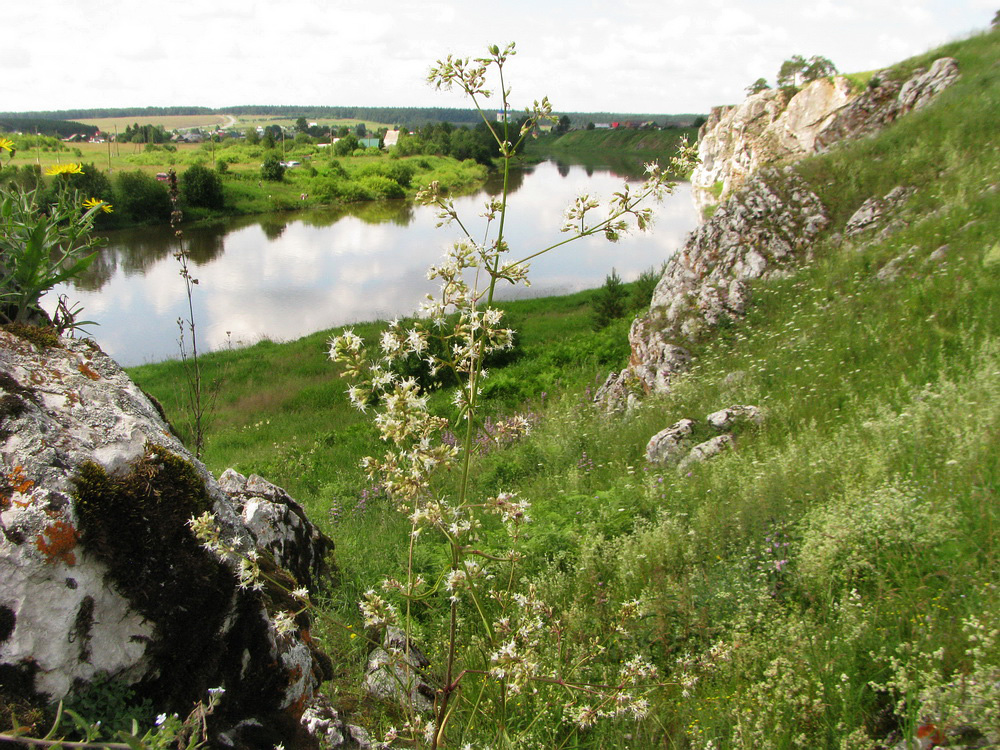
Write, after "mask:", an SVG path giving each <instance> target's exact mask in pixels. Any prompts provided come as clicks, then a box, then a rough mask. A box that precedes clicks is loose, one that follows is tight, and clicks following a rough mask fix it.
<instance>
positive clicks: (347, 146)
mask: <svg viewBox="0 0 1000 750" xmlns="http://www.w3.org/2000/svg"><path fill="white" fill-rule="evenodd" d="M360 145H361V144H360V142H359V141H358V139H357V137H356V136H354V135H345V136H344V137H343V138H341V139H340V140H338V141H337V142H336V143H334V144H333V153H334V154H336V155H337V156H350V155H351V152H352V151H354V149H356V148H357V147H358V146H360Z"/></svg>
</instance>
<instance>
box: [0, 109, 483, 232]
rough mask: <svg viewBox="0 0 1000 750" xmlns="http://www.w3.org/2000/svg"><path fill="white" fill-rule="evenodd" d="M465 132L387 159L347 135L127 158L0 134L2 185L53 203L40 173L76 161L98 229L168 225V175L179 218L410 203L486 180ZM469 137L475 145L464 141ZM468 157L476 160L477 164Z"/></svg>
mask: <svg viewBox="0 0 1000 750" xmlns="http://www.w3.org/2000/svg"><path fill="white" fill-rule="evenodd" d="M432 130H433V128H432ZM468 133H469V131H467V130H457V131H455V130H454V129H452V130H451V131H449V133H448V134H446V136H445V137H444V138H443V139H442V138H438V139H437V140H434V141H433V142H431V143H429V144H428V143H424V141H423V140H422V139H421V138H420V137H419V136H414V137H413V138H411V139H409V140H410V142H409V144H408V145H406V146H405V147H404V148H403V149H394V150H393V152H392V153H386V152H383V151H381V150H380V149H378V148H367V149H366V148H358V147H356V146H357V139H356V138H354V136H348V138H347V139H344V142H345V148H341V149H337V148H336V146H340V145H341V144H340V142H338V143H337V144H335V147H334V148H328V149H322V148H320V147H319V146H318V145H317V144H316V143H314V142H312V141H311V140H308V141H307V140H300V141H294V140H291V139H289V141H288V143H287V145H286V146H285V147H284V148H281V147H279V146H278V145H275V144H274V142H273V139H272V141H271V144H270V145H268V144H267V143H265V142H259V143H256V144H254V143H248V142H246V141H223V142H222V143H218V144H216V143H211V142H210V143H203V144H198V145H178V146H175V145H173V144H170V143H164V144H156V143H150V144H146V145H145V146H144V147H143V148H142V150H133V147H132V145H131V144H120V145H118V146H117V147H118V149H119V150H120V149H121V148H122V146H123V145H124V146H125V149H126V153H124V154H116V155H115V156H114V157H110V156H107V155H105V154H104V153H103V149H104V146H103V145H99V144H78V145H76V146H67V145H65V144H63V143H62V142H60V141H59V140H58V139H56V138H51V137H47V136H34V135H16V134H0V135H2V137H3V138H4V140H5V141H7V142H8V143H9V144H10V146H11V152H13V154H12V155H13V158H12V159H8V162H9V163H8V164H7V166H6V168H5V169H4V170H3V171H2V172H0V184H9V185H14V186H18V187H21V188H22V189H26V190H39V191H40V192H41V193H44V194H46V195H47V196H48V197H52V196H53V195H54V193H55V189H56V188H55V186H54V185H53V183H52V182H51V181H46V180H45V179H44V175H45V173H46V170H48V169H51V168H52V167H58V166H63V167H65V166H68V165H70V164H77V165H79V166H80V167H81V169H80V170H79V171H78V172H77V173H75V174H72V175H69V177H68V182H69V183H70V184H69V186H70V187H71V188H73V189H76V190H79V191H81V192H82V193H86V194H87V195H89V196H93V197H95V198H97V199H99V200H102V201H105V202H106V203H108V204H111V205H114V206H115V207H116V211H115V212H114V213H112V214H106V215H101V216H99V217H98V218H97V221H96V223H95V227H96V228H97V229H99V230H102V229H113V228H116V227H122V226H131V225H136V224H166V223H168V222H169V221H170V213H171V200H170V196H169V194H168V190H167V187H166V185H165V184H164V183H163V182H160V181H158V180H157V179H156V177H155V175H156V173H158V172H167V171H168V170H171V169H173V170H175V171H176V172H177V174H178V176H179V178H180V190H181V206H182V207H183V209H184V212H185V220H186V221H197V220H199V219H204V218H209V217H214V216H225V215H240V214H256V213H268V212H273V211H286V210H292V209H300V208H307V207H311V206H317V205H331V204H340V203H354V202H359V201H373V200H385V199H396V198H406V197H410V198H412V197H413V196H414V195H415V194H416V191H417V190H418V189H419V188H421V187H423V186H426V185H428V184H430V183H431V182H438V183H439V184H440V185H442V186H443V187H446V188H448V189H452V190H456V191H460V190H463V189H468V188H470V187H473V186H477V185H479V184H481V183H482V181H483V180H484V179H485V178H486V175H487V166H485V164H484V162H488V161H489V159H490V158H491V157H492V155H493V154H492V153H486V152H480V151H473V150H472V149H471V146H469V148H465V147H464V146H463V145H462V142H461V138H460V137H459V136H460V135H461V134H468ZM467 140H468V141H469V142H470V144H471V143H473V138H472V136H471V135H467ZM453 141H454V147H455V150H454V155H452V150H451V149H452V145H453V144H452V142H453ZM404 144H406V139H404ZM467 145H468V144H467ZM130 152H131V153H130ZM471 153H475V154H477V155H478V156H477V158H479V161H477V160H476V159H475V158H472V157H471V156H470V155H469V154H471ZM42 154H44V158H43V157H42ZM282 161H286V162H291V161H298V162H300V166H297V167H295V168H293V169H286V168H284V167H283V166H282V165H281V162H282ZM109 164H110V165H111V167H110V170H111V171H110V176H109V174H108V171H107V169H106V168H107V167H108V165H109Z"/></svg>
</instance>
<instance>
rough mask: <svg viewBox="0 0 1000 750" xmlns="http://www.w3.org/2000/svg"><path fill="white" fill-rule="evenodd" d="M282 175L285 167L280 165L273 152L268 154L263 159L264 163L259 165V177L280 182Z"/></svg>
mask: <svg viewBox="0 0 1000 750" xmlns="http://www.w3.org/2000/svg"><path fill="white" fill-rule="evenodd" d="M284 176H285V167H284V166H282V164H281V160H280V159H278V157H277V156H275V155H274V154H270V155H269V156H268V157H267V158H266V159H264V163H263V164H261V165H260V178H261V179H262V180H270V181H271V182H281V179H282V178H283V177H284Z"/></svg>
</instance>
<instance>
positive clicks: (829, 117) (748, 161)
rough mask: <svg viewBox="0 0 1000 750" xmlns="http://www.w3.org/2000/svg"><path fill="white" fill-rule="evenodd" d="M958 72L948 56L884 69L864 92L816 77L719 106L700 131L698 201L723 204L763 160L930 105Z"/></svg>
mask: <svg viewBox="0 0 1000 750" xmlns="http://www.w3.org/2000/svg"><path fill="white" fill-rule="evenodd" d="M957 77H958V64H957V63H956V62H955V60H953V59H952V58H949V57H943V58H940V59H938V60H936V61H935V62H934V64H933V65H932V66H931V67H930V68H929V69H928V70H917V71H916V72H914V73H913V75H911V76H910V77H909V78H908V79H906V80H905V81H897V80H894V79H893V78H892V76H891V74H890V73H889V72H887V71H880V72H878V73H876V74H875V75H874V76H873V77H872V79H871V81H872V83H870V84H869V86H868V88H866V89H864V90H863V91H854V90H853V89H852V86H851V83H850V82H849V81H848V80H847V79H846V78H844V77H842V76H835V77H834V78H833V79H826V78H821V79H819V80H816V81H813V82H812V83H809V84H808V85H806V86H805V87H804V88H802V89H801V90H800V91H799V92H797V93H795V94H794V95H792V94H790V93H789V92H786V91H782V90H773V89H768V90H765V91H762V92H760V93H758V94H754V95H753V96H750V97H748V98H747V99H746V101H744V102H743V103H742V104H739V105H736V106H729V107H716V108H715V109H713V110H712V113H711V116H710V117H709V119H708V121H707V122H706V123H705V124H704V125H703V126H702V129H701V131H700V132H699V139H698V157H699V159H700V161H701V163H700V165H699V166H698V167H697V168H696V169H695V171H694V173H693V174H692V176H691V184H692V186H693V188H694V191H693V193H694V196H695V201H696V203H697V204H698V206H699V208H702V209H704V208H706V207H708V206H714V205H717V204H719V203H720V202H722V201H724V200H725V199H726V198H727V197H728V196H730V195H731V194H732V193H734V192H735V191H737V190H738V189H739V188H740V187H742V186H743V185H744V184H745V183H746V181H747V180H748V179H749V177H750V176H751V175H752V174H754V173H755V172H757V171H759V170H760V169H761V168H763V167H765V166H768V165H772V164H777V163H779V162H785V161H788V160H795V159H799V158H802V157H804V156H809V155H810V154H815V153H820V152H822V151H825V150H826V149H828V148H829V147H830V146H832V145H833V144H835V143H837V142H838V141H841V140H843V139H845V138H854V137H858V136H861V135H865V134H867V133H872V132H874V131H876V130H878V129H879V128H882V127H884V126H885V125H887V124H888V123H890V122H892V121H893V120H895V119H896V118H897V117H899V116H900V115H903V114H906V113H907V112H910V111H911V110H914V109H919V108H920V107H922V106H924V105H925V104H927V103H928V102H929V101H930V100H931V99H932V98H933V97H934V96H935V95H936V94H937V93H938V92H940V91H942V90H943V89H945V88H947V87H948V86H950V85H951V84H952V83H953V82H954V81H955V79H956V78H957Z"/></svg>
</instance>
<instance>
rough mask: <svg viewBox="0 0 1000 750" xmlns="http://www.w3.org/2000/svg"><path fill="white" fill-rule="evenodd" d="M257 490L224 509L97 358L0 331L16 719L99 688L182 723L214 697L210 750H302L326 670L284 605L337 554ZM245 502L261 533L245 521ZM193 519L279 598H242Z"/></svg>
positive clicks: (6, 623)
mask: <svg viewBox="0 0 1000 750" xmlns="http://www.w3.org/2000/svg"><path fill="white" fill-rule="evenodd" d="M254 481H255V486H254V488H253V491H252V492H251V493H250V494H249V495H247V496H246V497H241V498H234V496H232V495H230V494H227V492H226V491H224V490H223V488H222V487H220V486H219V484H218V483H217V482H216V480H215V479H214V477H212V475H211V474H210V473H209V472H208V471H207V470H206V468H205V467H204V466H203V465H202V464H201V463H200V462H199V461H197V459H195V458H194V457H193V456H192V455H191V454H190V453H189V452H188V451H187V450H186V449H185V448H184V446H183V445H182V444H181V443H180V441H179V440H178V439H177V437H176V436H175V435H174V434H173V432H172V431H171V430H170V428H169V425H167V424H166V422H165V421H164V420H163V419H162V417H161V415H160V413H158V410H157V408H156V407H155V406H154V405H153V404H152V403H151V402H150V400H149V399H148V398H147V397H146V396H145V395H144V394H143V393H142V391H141V390H140V389H139V388H138V387H137V386H136V385H135V384H134V383H133V382H132V381H131V380H130V379H129V378H128V376H127V375H126V374H125V373H124V372H123V371H122V370H121V368H120V367H118V365H117V364H116V363H115V362H114V361H113V360H111V359H110V358H109V357H107V356H106V355H105V354H104V353H103V352H101V351H100V349H99V348H96V347H95V346H94V345H92V344H88V343H84V342H81V341H76V340H72V339H60V340H59V343H58V346H54V347H49V346H38V345H36V344H35V343H33V342H30V341H28V340H26V339H25V338H24V337H21V336H16V335H14V333H12V332H10V331H6V330H0V683H2V690H0V700H2V702H3V703H4V704H10V705H17V706H20V707H24V708H23V710H24V711H28V710H29V709H32V707H37V706H39V705H42V704H44V703H45V702H49V701H55V700H59V699H62V698H64V697H66V696H68V695H70V694H71V693H73V692H75V691H77V690H80V689H83V688H85V686H86V685H87V684H88V683H90V682H91V681H93V680H95V679H103V678H105V677H111V678H114V679H116V680H120V681H121V682H123V683H125V684H128V685H131V686H132V688H133V689H134V690H135V692H136V695H137V696H140V697H141V698H142V699H146V700H150V701H151V702H152V703H153V705H155V706H156V708H157V711H166V712H178V713H181V712H183V714H184V715H186V713H187V711H189V710H190V706H191V704H192V703H193V702H196V701H198V700H201V699H204V698H205V696H206V691H207V690H208V689H209V688H214V687H220V686H221V687H225V688H226V693H225V697H224V699H223V701H222V702H221V703H220V704H219V706H218V707H217V709H216V712H215V714H214V715H213V717H212V718H211V722H212V726H211V729H212V731H213V733H214V736H215V737H216V744H217V745H218V746H233V747H258V746H266V747H272V746H274V745H277V744H280V743H287V745H286V746H298V745H296V744H295V743H296V742H297V741H298V740H297V738H299V737H300V735H301V733H302V731H303V730H302V729H301V727H300V726H299V719H300V717H301V715H302V712H303V711H304V710H305V707H306V706H307V704H308V703H309V701H310V700H311V699H312V697H313V696H314V695H315V694H316V691H317V689H318V687H319V685H320V683H321V682H322V681H323V680H325V679H328V678H329V675H330V673H331V665H330V662H329V659H328V658H327V657H326V656H325V655H323V654H322V653H320V652H319V650H318V649H317V647H316V645H315V643H314V642H313V640H312V638H310V636H309V626H310V622H309V615H308V613H306V612H304V611H302V605H301V602H300V601H294V600H293V598H292V597H290V595H289V591H291V590H292V589H294V588H300V587H302V586H307V587H308V586H311V585H313V584H314V583H315V582H316V581H317V580H318V579H319V577H320V575H321V573H322V571H323V570H324V566H325V564H326V557H327V555H328V553H329V552H330V550H331V549H332V544H331V543H330V541H329V540H328V539H327V538H326V537H325V536H323V535H322V534H321V533H320V532H319V531H318V529H316V527H315V526H313V525H312V524H311V523H310V522H309V520H308V519H307V518H306V516H305V513H304V512H303V511H302V509H301V507H300V506H298V504H297V503H295V501H294V500H293V499H292V498H290V497H288V496H287V494H286V493H284V491H283V490H280V488H277V487H274V485H270V484H269V483H266V482H264V480H259V479H255V480H254ZM258 490H259V491H260V492H258ZM254 493H256V494H254ZM261 493H264V494H266V495H267V497H266V498H265V497H263V496H262V495H261ZM248 497H256V502H257V503H258V509H266V511H267V512H263V514H262V517H266V518H267V520H268V523H267V524H261V523H256V524H254V523H247V522H246V521H245V520H244V515H246V514H245V511H246V505H247V498H248ZM265 502H266V503H267V505H266V506H265ZM205 512H209V513H211V516H212V518H213V522H214V523H215V524H216V525H217V526H218V528H219V530H220V534H222V535H223V536H224V537H225V539H226V540H227V543H228V544H230V545H231V548H232V549H233V550H240V552H241V553H245V554H249V553H251V552H252V553H253V554H254V555H256V556H257V557H258V558H259V560H260V563H259V567H260V569H261V570H263V571H264V572H265V573H266V575H267V576H268V580H269V581H270V582H273V585H269V586H261V587H260V588H261V590H257V588H256V587H245V588H241V587H240V585H239V584H240V578H239V576H238V574H237V572H238V571H237V569H238V560H236V559H235V558H234V557H232V556H227V555H219V554H216V553H214V552H211V551H209V550H208V549H206V548H205V547H203V546H202V544H201V543H200V541H199V540H198V539H197V538H196V537H195V535H194V533H193V531H192V528H191V526H190V525H189V521H190V519H191V518H192V517H193V516H197V515H199V514H202V513H205ZM251 515H259V514H251ZM286 564H287V565H288V566H289V567H290V568H293V569H294V571H293V572H291V573H290V572H288V571H287V570H286V569H285V567H284V566H285V565H286ZM279 616H280V617H284V618H285V619H286V623H285V626H284V627H280V628H279V626H278V623H277V618H278V617H279ZM289 617H291V627H288V626H287V624H288V623H287V619H288V618H289ZM19 710H22V709H19Z"/></svg>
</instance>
